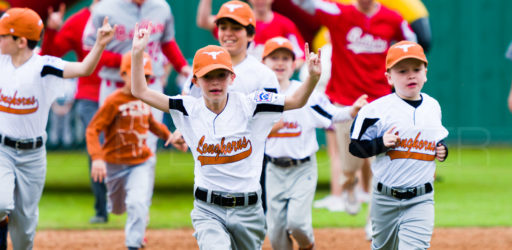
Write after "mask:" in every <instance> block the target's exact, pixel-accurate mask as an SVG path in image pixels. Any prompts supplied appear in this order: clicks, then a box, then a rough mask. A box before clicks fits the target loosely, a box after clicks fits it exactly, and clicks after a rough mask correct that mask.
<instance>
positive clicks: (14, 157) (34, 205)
mask: <svg viewBox="0 0 512 250" xmlns="http://www.w3.org/2000/svg"><path fill="white" fill-rule="evenodd" d="M45 178H46V149H45V147H44V145H43V146H42V147H40V148H37V149H29V150H18V149H14V148H11V147H8V146H5V145H3V144H1V145H0V220H3V219H4V218H5V216H7V215H9V233H10V234H11V241H12V246H13V248H14V249H16V250H18V249H32V247H33V244H34V236H35V234H36V227H37V219H38V216H39V211H38V204H39V200H40V199H41V195H42V193H43V187H44V181H45Z"/></svg>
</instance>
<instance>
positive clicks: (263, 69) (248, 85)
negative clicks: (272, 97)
mask: <svg viewBox="0 0 512 250" xmlns="http://www.w3.org/2000/svg"><path fill="white" fill-rule="evenodd" d="M233 70H234V71H235V75H236V77H235V80H234V81H233V83H232V84H231V85H230V86H229V91H237V92H241V93H244V94H249V93H252V92H254V91H258V90H265V91H269V92H274V93H277V91H278V90H279V82H278V81H277V77H276V74H275V73H274V72H273V71H272V70H271V69H269V68H268V67H267V66H265V65H264V64H263V63H261V62H260V61H258V60H257V59H256V58H255V57H253V56H251V55H247V57H245V59H244V60H243V61H242V62H240V63H239V64H237V65H235V66H233ZM191 79H192V76H191V78H190V79H188V81H187V83H186V84H185V89H184V92H185V93H186V94H187V95H191V96H195V97H200V96H202V93H201V88H199V87H197V86H196V85H194V84H192V82H191V81H190V80H191Z"/></svg>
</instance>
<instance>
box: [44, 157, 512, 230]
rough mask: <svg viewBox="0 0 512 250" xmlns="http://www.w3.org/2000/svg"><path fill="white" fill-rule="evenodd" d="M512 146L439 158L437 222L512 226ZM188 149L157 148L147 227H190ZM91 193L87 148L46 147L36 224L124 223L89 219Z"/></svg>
mask: <svg viewBox="0 0 512 250" xmlns="http://www.w3.org/2000/svg"><path fill="white" fill-rule="evenodd" d="M511 151H512V149H511V148H486V149H472V148H453V147H452V148H451V149H450V156H449V158H448V160H447V161H446V162H444V163H439V164H438V168H437V169H438V171H437V175H438V176H439V177H440V178H439V179H440V181H438V182H436V184H435V202H436V205H435V207H436V226H439V227H465V226H483V227H490V226H512V214H511V213H510V211H512V200H511V199H510V197H512V189H510V184H509V183H510V180H511V176H512V168H511V167H510V166H509V165H510V164H509V163H510V162H512V154H511ZM317 156H318V167H319V171H318V172H319V180H318V190H317V194H316V198H315V199H318V198H321V197H323V196H325V195H326V194H327V193H328V192H329V190H328V188H329V161H328V157H327V155H326V152H325V150H321V151H319V153H318V155H317ZM191 163H192V157H191V155H190V154H183V153H178V152H174V151H162V152H160V153H159V154H158V164H157V168H156V184H155V194H154V196H153V205H152V206H151V212H150V215H151V220H150V225H149V227H150V228H183V227H191V222H190V211H191V210H192V201H193V197H192V190H193V181H194V180H193V177H194V176H193V175H194V174H193V172H194V170H193V166H192V164H191ZM366 214H367V206H366V205H364V206H363V209H362V210H361V212H360V213H359V214H358V215H357V216H350V215H347V214H346V213H331V212H329V211H327V210H325V209H314V210H313V224H314V227H317V228H321V227H362V226H364V224H365V221H366ZM92 215H93V197H92V194H91V192H90V187H89V179H88V169H87V156H86V154H85V152H50V153H49V154H48V171H47V178H46V186H45V191H44V194H43V197H42V198H41V202H40V206H39V216H40V218H39V228H40V229H50V228H51V229H87V228H122V227H123V226H124V221H125V218H126V217H125V216H114V215H111V217H110V221H109V223H108V224H105V225H99V226H98V225H90V224H89V223H88V220H89V218H90V217H91V216H92Z"/></svg>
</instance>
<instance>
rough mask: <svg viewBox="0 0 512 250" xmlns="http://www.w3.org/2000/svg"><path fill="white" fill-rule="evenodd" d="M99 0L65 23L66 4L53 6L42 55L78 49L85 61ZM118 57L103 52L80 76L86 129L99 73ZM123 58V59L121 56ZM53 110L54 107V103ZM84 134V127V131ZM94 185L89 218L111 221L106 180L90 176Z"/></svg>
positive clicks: (78, 104)
mask: <svg viewBox="0 0 512 250" xmlns="http://www.w3.org/2000/svg"><path fill="white" fill-rule="evenodd" d="M98 1H99V0H93V1H92V3H91V5H90V6H89V7H86V8H83V9H81V10H79V11H78V12H77V13H75V14H73V15H72V16H70V17H69V18H68V20H66V22H65V23H63V17H64V13H65V11H66V6H65V5H64V4H61V5H60V6H59V11H57V12H54V11H53V8H52V7H50V8H49V9H48V20H47V24H46V30H45V32H44V39H43V44H42V48H41V52H40V53H41V54H43V55H46V54H47V55H53V56H59V57H61V56H63V55H65V54H66V53H68V52H69V51H73V52H75V54H76V56H77V59H78V60H80V61H81V60H83V59H84V58H85V56H86V55H87V51H84V50H83V45H82V35H83V32H84V29H85V25H86V24H87V20H88V19H89V17H90V16H91V9H92V8H93V7H94V6H95V4H96V3H97V2H98ZM116 60H117V59H116V57H115V56H110V55H109V53H103V55H102V58H101V60H100V63H99V64H98V66H97V67H96V69H95V70H94V72H93V73H92V74H91V75H90V76H87V77H81V78H79V79H78V86H77V89H76V95H75V102H76V105H75V108H76V109H75V110H76V111H77V112H78V115H79V116H80V121H81V123H82V126H80V127H81V128H83V129H85V128H86V127H87V125H88V124H89V122H90V121H91V119H92V117H93V115H94V114H95V113H96V111H97V110H98V96H99V87H100V78H99V77H98V72H99V70H100V69H101V65H112V64H115V63H116ZM119 60H120V59H119ZM64 107H65V106H64ZM64 107H59V106H56V109H57V110H58V111H59V110H62V109H63V108H64ZM52 110H53V106H52ZM82 134H85V130H84V131H82ZM88 166H89V171H90V170H91V158H90V157H89V165H88ZM91 188H92V191H93V194H94V209H95V215H94V216H93V217H92V218H91V219H90V222H91V223H105V222H107V221H108V213H107V197H106V192H107V189H106V187H105V184H104V182H94V181H92V179H91Z"/></svg>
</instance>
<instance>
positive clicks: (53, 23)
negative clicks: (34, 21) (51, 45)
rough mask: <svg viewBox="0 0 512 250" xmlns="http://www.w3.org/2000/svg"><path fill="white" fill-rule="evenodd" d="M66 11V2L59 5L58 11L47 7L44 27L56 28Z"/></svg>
mask: <svg viewBox="0 0 512 250" xmlns="http://www.w3.org/2000/svg"><path fill="white" fill-rule="evenodd" d="M65 13H66V4H65V3H61V4H60V5H59V11H53V7H52V6H50V7H48V19H46V27H47V28H48V29H53V30H58V29H60V27H61V26H62V24H63V23H64V21H63V20H64V14H65Z"/></svg>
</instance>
